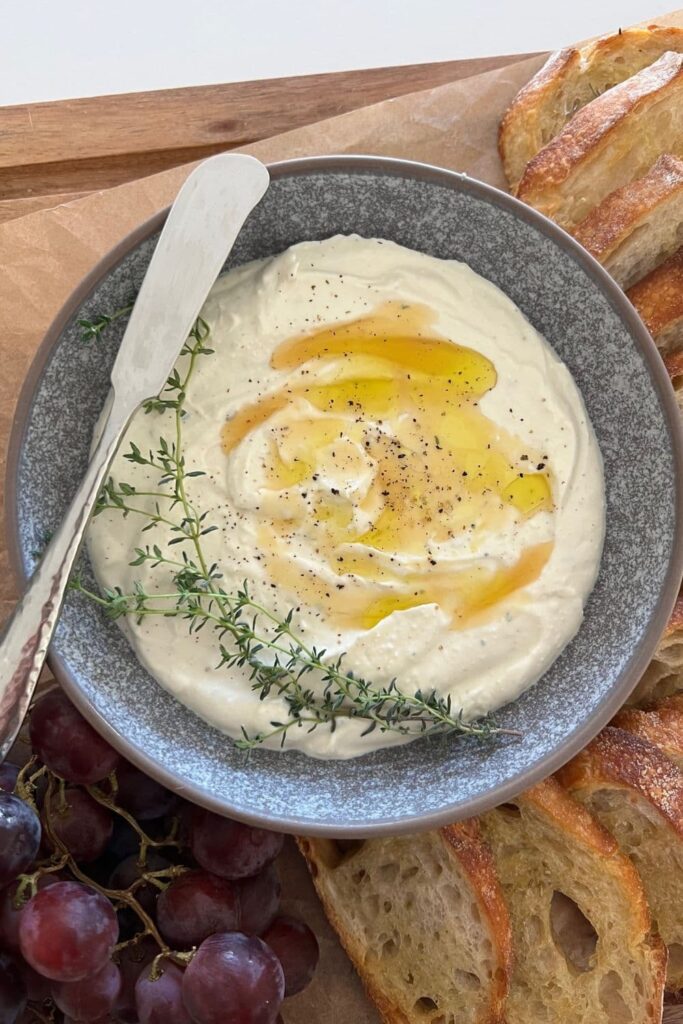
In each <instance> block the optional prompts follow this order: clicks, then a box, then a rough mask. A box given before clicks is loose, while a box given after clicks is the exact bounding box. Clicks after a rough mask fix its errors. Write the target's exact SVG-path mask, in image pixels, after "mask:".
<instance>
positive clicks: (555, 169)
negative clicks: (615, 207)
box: [517, 53, 683, 231]
mask: <svg viewBox="0 0 683 1024" xmlns="http://www.w3.org/2000/svg"><path fill="white" fill-rule="evenodd" d="M663 153H672V154H674V155H675V156H678V155H680V154H682V153H683V55H681V54H679V53H665V54H663V56H661V57H660V58H659V60H657V61H656V62H655V63H654V64H652V65H651V66H650V67H646V68H644V69H643V70H642V71H639V72H638V74H636V75H634V76H633V77H632V78H629V79H627V80H626V81H625V82H622V83H621V84H620V85H616V86H614V88H613V89H610V90H608V92H606V93H603V95H602V96H598V98H597V99H595V100H593V101H592V103H589V104H588V105H587V106H585V107H584V108H583V109H582V110H580V111H579V112H578V113H577V114H575V115H574V117H573V118H572V119H571V121H569V123H568V124H567V125H566V126H565V128H564V129H563V130H562V131H561V132H560V134H559V135H558V136H557V137H556V138H555V139H553V140H552V142H550V143H548V145H547V146H545V147H544V148H543V149H542V150H540V152H539V153H537V154H536V156H535V157H533V158H532V160H530V162H529V163H528V164H527V166H526V168H525V171H524V174H523V175H522V178H521V181H520V183H519V187H518V190H517V195H518V196H519V198H520V199H523V200H524V201H525V202H526V203H529V204H530V205H531V206H534V207H536V209H538V210H540V211H541V212H542V213H544V214H546V216H548V217H551V218H552V219H553V220H555V221H556V222H557V223H558V224H560V225H561V226H562V227H564V228H566V229H567V230H569V231H573V230H574V229H575V228H576V227H577V225H578V224H579V223H580V222H581V221H582V220H583V219H584V218H585V217H587V216H588V214H589V213H590V211H591V210H592V209H593V208H594V207H595V206H597V205H598V203H600V202H601V201H602V200H603V199H604V198H605V196H606V195H607V194H608V193H609V192H611V191H613V189H615V188H620V187H621V186H622V185H626V184H627V183H628V182H630V181H632V180H633V179H634V178H637V177H639V176H640V175H642V174H644V173H645V172H646V171H647V170H648V168H649V167H651V165H652V164H653V163H654V161H655V160H656V159H657V158H658V157H659V156H661V155H662V154H663Z"/></svg>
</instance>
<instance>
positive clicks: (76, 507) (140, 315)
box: [0, 153, 270, 761]
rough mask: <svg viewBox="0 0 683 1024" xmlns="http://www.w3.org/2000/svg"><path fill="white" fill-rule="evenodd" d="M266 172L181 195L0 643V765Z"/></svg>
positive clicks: (241, 170)
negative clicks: (109, 492) (90, 445)
mask: <svg viewBox="0 0 683 1024" xmlns="http://www.w3.org/2000/svg"><path fill="white" fill-rule="evenodd" d="M269 182H270V178H269V175H268V171H267V170H266V168H265V167H264V166H263V164H262V163H260V162H259V161H258V160H255V159H254V158H253V157H250V156H245V155H242V154H237V153H223V154H221V155H219V156H214V157H211V158H210V159H209V160H205V161H204V162H203V163H202V164H200V165H199V167H197V168H196V170H194V171H193V172H192V173H191V174H190V176H189V178H188V179H187V180H186V182H185V184H184V185H183V186H182V188H181V190H180V192H179V193H178V197H177V198H176V201H175V202H174V204H173V206H172V207H171V212H170V213H169V215H168V218H167V220H166V223H165V224H164V229H163V231H162V233H161V237H160V238H159V241H158V243H157V247H156V249H155V250H154V254H153V256H152V260H151V262H150V264H149V267H148V269H147V273H146V274H145V279H144V281H143V282H142V287H141V288H140V292H139V294H138V297H137V300H136V302H135V306H134V308H133V311H132V313H131V315H130V320H129V322H128V327H127V328H126V332H125V334H124V336H123V340H122V342H121V347H120V349H119V352H118V355H117V357H116V362H115V363H114V367H113V369H112V373H111V385H112V392H111V394H110V397H109V403H108V404H109V415H108V418H107V420H106V422H105V424H104V427H103V429H102V434H101V436H100V439H99V442H98V444H97V447H96V449H95V451H94V452H93V453H92V458H91V461H90V464H89V466H88V469H87V471H86V474H85V476H84V478H83V481H82V483H81V485H80V487H79V488H78V491H77V492H76V494H75V496H74V498H73V501H72V502H71V505H70V506H69V509H68V511H67V513H66V515H65V516H64V519H63V521H62V523H61V525H60V527H59V529H58V530H57V531H56V532H55V534H54V536H53V538H52V540H51V541H50V544H49V546H48V547H47V549H46V550H45V552H44V554H43V557H42V559H41V561H40V564H39V566H38V568H37V569H36V571H35V573H34V575H33V577H32V578H31V581H30V583H29V585H28V587H27V589H26V592H25V593H24V595H23V597H22V599H21V601H20V602H19V604H18V605H17V607H16V609H15V611H14V613H13V615H12V616H11V618H10V620H9V622H8V623H7V625H6V626H5V629H4V631H3V633H2V635H1V636H0V761H2V759H3V758H4V757H5V756H6V754H7V752H8V750H9V749H10V747H11V746H12V743H13V742H14V740H15V738H16V735H17V733H18V731H19V729H20V727H21V723H22V721H23V719H24V716H25V714H26V711H27V710H28V706H29V703H30V701H31V697H32V695H33V691H34V689H35V685H36V682H37V681H38V676H39V674H40V670H41V668H42V667H43V662H44V661H45V656H46V654H47V648H48V645H49V643H50V640H51V638H52V633H53V631H54V628H55V625H56V623H57V619H58V617H59V612H60V609H61V606H62V601H63V599H64V592H65V590H66V586H67V583H68V580H69V574H70V572H71V569H72V567H73V563H74V559H75V558H76V555H77V554H78V549H79V547H80V545H81V542H82V540H83V535H84V533H85V528H86V526H87V524H88V520H89V518H90V514H91V512H92V510H93V507H94V505H95V502H96V500H97V496H98V494H99V492H100V489H101V487H102V484H103V482H104V479H105V477H106V474H107V470H108V468H109V464H110V462H111V460H112V458H113V456H114V453H115V452H116V448H117V446H118V444H119V441H120V440H121V435H122V434H123V432H124V430H125V429H126V426H127V425H128V423H129V422H130V418H131V416H132V415H133V413H134V412H135V411H136V409H138V408H139V406H140V405H141V404H142V403H143V402H144V401H145V400H146V399H148V398H153V397H154V396H155V395H158V394H159V392H160V391H161V390H162V388H163V387H164V385H165V383H166V379H167V377H168V375H169V374H170V372H171V370H172V369H173V365H174V363H175V361H176V359H177V358H178V355H179V354H180V350H181V348H182V347H183V344H184V343H185V341H186V340H187V337H188V334H189V333H190V330H191V328H192V325H193V324H194V321H195V319H196V318H197V315H198V313H199V311H200V309H201V308H202V306H203V304H204V300H205V299H206V297H207V295H208V293H209V290H210V288H211V286H212V285H213V283H214V282H215V280H216V278H217V276H218V274H219V273H220V270H221V267H222V266H223V263H224V262H225V259H226V257H227V256H228V253H229V252H230V250H231V249H232V247H233V245H234V243H235V239H236V238H237V235H238V234H239V231H240V228H241V227H242V225H243V224H244V221H245V220H246V218H247V216H248V215H249V213H251V211H252V210H253V208H254V207H255V206H256V204H257V203H258V202H259V200H260V199H261V198H262V197H263V195H264V194H265V192H266V190H267V188H268V185H269Z"/></svg>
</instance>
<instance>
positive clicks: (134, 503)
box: [70, 307, 519, 753]
mask: <svg viewBox="0 0 683 1024" xmlns="http://www.w3.org/2000/svg"><path fill="white" fill-rule="evenodd" d="M129 309H130V307H124V308H122V309H121V310H116V311H115V312H114V313H112V314H111V315H108V316H106V315H102V316H99V317H96V318H94V320H92V321H87V322H86V321H82V322H80V321H79V322H80V323H81V326H83V327H84V329H85V330H86V331H88V332H89V334H88V336H94V337H99V336H100V335H101V333H102V331H103V330H105V329H106V328H107V327H108V326H109V325H110V324H111V323H113V322H114V321H115V320H116V319H118V318H119V317H120V316H123V315H124V314H125V312H127V311H128V310H129ZM209 337H210V328H209V325H208V324H207V323H206V322H205V321H204V320H202V319H201V318H198V319H197V321H196V322H195V325H194V327H193V329H192V331H191V332H190V336H189V338H188V341H187V343H186V344H185V346H184V347H183V350H182V355H184V356H185V357H186V361H185V364H184V367H183V371H182V373H181V371H180V370H178V369H177V368H176V369H174V370H173V372H172V373H171V375H170V377H169V378H168V381H167V383H166V387H165V388H164V390H163V392H162V393H161V395H160V396H159V397H158V398H154V399H151V400H150V401H149V402H147V403H145V407H144V408H145V412H147V413H154V412H167V411H171V412H172V413H173V428H174V429H173V436H172V437H170V438H166V437H163V436H162V437H160V438H159V443H158V446H157V448H156V449H154V450H149V451H147V452H144V451H142V450H141V449H140V447H139V446H138V445H136V444H135V443H134V442H132V441H131V442H129V447H128V451H127V452H125V453H124V456H123V457H124V459H126V460H127V461H128V462H130V463H131V464H132V465H139V466H146V467H148V468H149V469H151V470H153V471H154V474H156V475H157V480H156V484H155V485H153V489H150V490H144V491H142V490H138V489H137V488H136V487H135V486H134V485H133V484H131V483H129V482H127V481H124V480H119V481H116V480H114V479H113V478H112V477H110V478H109V479H108V480H107V482H106V483H105V485H104V487H103V489H102V491H101V493H100V496H99V498H98V502H97V506H96V511H95V514H96V515H98V514H100V513H101V512H103V511H104V510H105V509H106V510H108V511H110V512H114V513H118V514H121V515H122V516H124V517H127V516H129V515H139V516H141V517H143V518H144V519H145V520H146V524H145V526H144V527H143V531H142V532H147V531H149V530H153V529H154V527H156V526H157V525H159V524H163V525H164V526H165V527H166V528H167V530H168V531H169V532H170V533H171V534H172V536H171V539H170V540H168V541H167V544H166V548H167V549H168V550H167V551H164V550H162V548H161V547H160V546H159V544H148V545H145V546H144V547H142V546H141V547H136V548H135V550H134V552H133V554H134V558H133V559H132V560H131V562H130V565H132V566H141V565H144V564H149V565H150V567H151V568H153V569H154V568H158V567H160V566H163V567H164V568H165V569H166V570H167V572H168V571H170V578H171V581H172V589H169V591H168V592H166V593H156V592H154V593H150V592H148V591H147V590H146V589H145V587H144V586H143V584H142V583H140V582H136V583H135V584H134V586H133V590H132V591H131V592H128V593H124V592H123V591H122V590H121V588H120V587H114V588H104V589H103V590H102V591H101V592H99V593H97V592H94V591H92V590H90V589H89V588H88V587H87V586H86V584H85V582H84V581H83V579H82V577H81V576H79V575H76V576H75V577H74V578H73V579H72V581H71V584H70V587H71V589H72V590H74V591H77V592H79V593H81V594H83V595H84V596H85V597H86V598H88V599H89V600H91V601H93V602H95V603H96V604H97V605H99V606H100V607H101V608H102V610H103V612H104V614H105V615H106V616H107V617H108V618H111V619H118V618H121V617H123V616H130V617H132V618H133V619H135V620H137V621H138V622H140V621H142V620H144V619H146V618H151V617H153V616H163V617H176V618H181V619H183V620H185V621H186V622H187V625H188V630H189V632H190V633H197V632H198V631H199V630H202V629H208V630H210V631H211V632H213V633H214V635H215V642H216V651H217V663H216V668H217V669H219V668H224V667H227V668H233V667H236V668H240V669H244V670H246V671H247V672H248V674H249V677H250V680H251V686H252V690H253V691H254V693H255V694H256V695H257V696H258V698H259V700H261V701H266V700H268V699H269V698H271V697H273V696H276V697H279V698H280V699H281V700H282V702H283V703H284V706H285V709H286V715H285V716H284V717H283V718H282V720H280V719H277V720H275V719H274V720H273V721H271V722H270V724H269V728H267V729H265V730H264V731H261V732H257V733H250V732H248V730H247V729H246V728H245V727H242V728H241V736H240V737H239V738H238V739H237V740H235V743H236V745H237V747H238V748H239V749H241V750H243V751H245V752H247V753H249V752H250V751H252V750H253V749H255V748H257V747H260V746H262V745H263V744H264V743H266V742H267V741H272V740H277V741H278V742H279V744H280V746H284V745H285V743H286V740H287V738H288V736H289V735H290V734H291V733H293V732H294V731H296V730H299V729H303V730H305V731H306V732H313V731H314V730H315V729H317V728H319V727H321V726H326V727H327V728H329V729H330V730H331V731H334V729H335V728H336V725H337V723H338V722H339V721H340V720H341V719H359V720H361V721H362V722H363V723H365V724H364V729H363V733H362V734H363V735H364V736H366V735H369V734H370V733H372V732H373V731H374V730H376V729H377V730H379V731H380V732H383V733H385V732H392V733H398V734H400V735H434V734H441V735H443V734H449V733H461V734H465V735H469V736H474V737H486V736H492V735H500V734H506V735H519V734H518V733H516V732H514V731H513V730H508V729H503V728H501V727H499V726H498V725H496V723H495V722H494V721H493V720H492V719H491V718H489V717H487V718H484V719H479V720H477V721H465V719H464V717H463V712H462V710H461V709H458V708H455V707H453V704H452V700H451V697H450V696H446V697H442V696H441V695H440V694H439V693H438V692H437V691H436V690H435V689H433V688H432V689H428V688H427V689H422V688H421V689H418V690H416V691H415V692H413V693H406V692H404V691H403V689H401V687H400V686H399V683H398V680H396V679H392V680H391V682H390V683H388V684H384V685H381V684H375V683H373V682H371V681H370V680H367V679H363V678H362V677H360V676H358V675H356V674H355V673H354V672H353V671H351V670H350V669H347V667H346V665H345V656H344V654H341V655H339V656H337V657H334V658H330V657H328V655H327V652H326V651H325V650H322V649H318V648H316V647H315V646H313V645H311V644H309V643H307V642H306V641H305V639H304V638H303V637H302V636H301V634H300V632H299V631H298V630H297V628H296V625H295V621H294V611H293V610H292V611H289V612H288V614H287V615H286V616H285V617H284V618H280V617H278V616H277V615H275V614H274V613H272V612H271V611H270V610H269V609H268V608H266V607H265V606H264V605H262V604H260V603H259V602H258V601H257V600H255V599H254V598H253V597H252V595H251V593H250V591H249V588H248V585H247V583H246V582H244V583H243V585H242V587H241V588H240V589H239V590H238V591H237V592H236V593H228V592H227V591H226V590H225V589H224V588H223V586H222V585H221V581H222V573H221V571H220V568H219V566H218V565H217V564H211V563H210V562H209V561H208V560H207V557H206V555H205V552H204V548H203V546H202V538H203V537H205V536H206V535H207V534H208V533H210V532H212V531H213V530H216V529H217V527H216V526H215V525H213V524H211V523H209V522H208V521H207V513H206V512H201V511H200V510H199V509H197V508H196V507H195V505H194V504H193V503H192V502H191V501H190V499H189V497H188V494H187V489H186V486H185V484H186V481H187V480H188V478H192V477H195V476H197V475H200V473H199V471H196V470H191V469H188V468H187V465H186V460H185V456H184V454H183V419H184V416H185V408H184V406H185V400H186V397H187V391H188V387H189V384H190V382H191V379H192V376H193V373H194V370H195V368H196V364H197V360H198V359H199V358H200V357H201V356H205V355H211V354H212V352H213V349H211V348H209V347H208V345H207V342H208V340H209ZM140 499H143V500H140ZM150 504H151V505H152V506H153V507H152V509H150Z"/></svg>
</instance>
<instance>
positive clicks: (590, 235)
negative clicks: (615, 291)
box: [574, 153, 683, 288]
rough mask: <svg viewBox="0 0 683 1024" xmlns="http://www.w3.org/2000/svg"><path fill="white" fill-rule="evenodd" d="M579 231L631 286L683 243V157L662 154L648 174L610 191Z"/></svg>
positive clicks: (614, 274) (588, 246)
mask: <svg viewBox="0 0 683 1024" xmlns="http://www.w3.org/2000/svg"><path fill="white" fill-rule="evenodd" d="M574 237H575V238H576V240H577V241H578V242H580V243H581V245H582V246H583V247H584V249H587V250H588V252H589V253H590V254H591V255H592V256H594V257H595V258H596V260H598V262H600V263H602V265H603V267H604V268H605V270H608V271H609V273H610V274H611V275H612V277H613V278H614V280H615V281H616V282H617V284H619V285H621V287H622V288H630V286H631V285H632V284H635V282H636V281H639V280H640V279H641V277H645V275H646V274H649V273H650V271H651V270H653V269H654V268H655V267H657V266H659V264H660V263H662V262H664V260H666V259H668V257H669V256H672V255H673V253H674V252H676V250H677V249H678V247H679V246H680V245H683V160H679V159H678V157H675V156H671V154H670V153H665V154H664V156H660V158H659V160H657V162H656V163H655V164H654V166H653V167H652V168H651V169H650V170H649V171H648V172H647V174H645V175H643V177H642V178H636V180H635V181H632V182H630V183H629V184H628V185H624V186H622V188H617V189H615V190H614V192H610V194H609V195H608V196H606V197H605V199H603V200H602V202H601V203H599V204H598V205H597V206H596V207H595V209H594V210H592V211H591V212H590V213H589V214H588V216H587V217H586V218H585V219H584V220H582V221H581V223H580V224H579V225H578V227H577V228H576V230H575V231H574Z"/></svg>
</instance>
